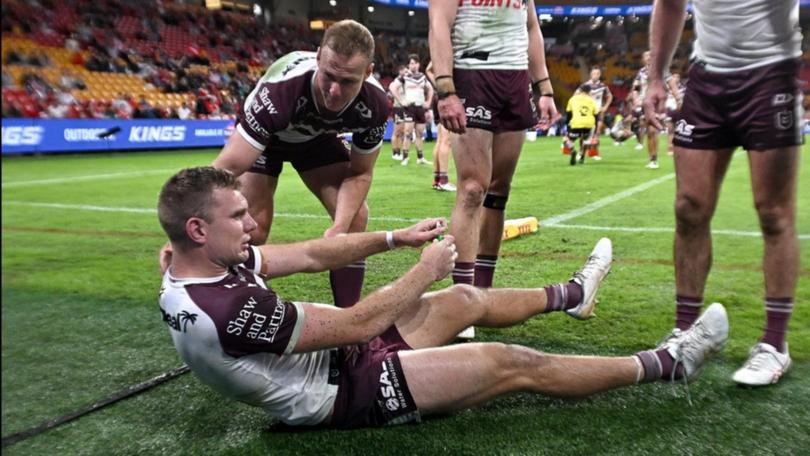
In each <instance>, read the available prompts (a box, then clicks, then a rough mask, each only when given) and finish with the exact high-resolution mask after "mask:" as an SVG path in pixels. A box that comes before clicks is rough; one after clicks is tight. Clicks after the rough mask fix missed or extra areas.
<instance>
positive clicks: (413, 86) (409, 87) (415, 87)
mask: <svg viewBox="0 0 810 456" xmlns="http://www.w3.org/2000/svg"><path fill="white" fill-rule="evenodd" d="M400 82H401V83H402V92H403V93H404V98H405V103H406V106H422V105H424V104H425V90H427V85H428V84H430V83H429V82H428V79H427V76H425V74H424V73H418V72H417V73H411V72H410V71H409V72H408V73H407V74H405V75H404V76H402V77H401V78H400Z"/></svg>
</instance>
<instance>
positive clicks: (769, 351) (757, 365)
mask: <svg viewBox="0 0 810 456" xmlns="http://www.w3.org/2000/svg"><path fill="white" fill-rule="evenodd" d="M790 364H791V361H790V353H789V352H788V346H787V342H785V353H779V350H777V349H776V347H774V346H773V345H771V344H766V343H765V342H760V343H758V344H756V345H754V347H753V348H751V353H750V354H749V355H748V361H746V362H745V364H743V367H741V368H739V369H738V370H737V372H734V375H733V376H732V377H731V379H732V380H734V381H735V382H737V383H739V384H741V385H748V386H765V385H772V384H774V383H776V382H778V381H779V378H780V377H782V375H784V374H785V372H787V371H788V369H790Z"/></svg>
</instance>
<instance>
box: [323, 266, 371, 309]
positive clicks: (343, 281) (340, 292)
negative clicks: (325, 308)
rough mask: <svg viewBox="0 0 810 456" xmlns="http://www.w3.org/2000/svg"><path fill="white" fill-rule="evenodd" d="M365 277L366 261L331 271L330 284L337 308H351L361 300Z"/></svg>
mask: <svg viewBox="0 0 810 456" xmlns="http://www.w3.org/2000/svg"><path fill="white" fill-rule="evenodd" d="M365 275H366V262H365V260H363V261H358V262H355V263H352V264H350V265H348V266H346V267H345V268H340V269H334V270H332V271H329V284H330V285H331V286H332V296H333V297H334V298H335V305H336V306H337V307H351V306H353V305H355V304H356V303H357V301H359V300H360V292H361V291H362V290H363V278H364V277H365Z"/></svg>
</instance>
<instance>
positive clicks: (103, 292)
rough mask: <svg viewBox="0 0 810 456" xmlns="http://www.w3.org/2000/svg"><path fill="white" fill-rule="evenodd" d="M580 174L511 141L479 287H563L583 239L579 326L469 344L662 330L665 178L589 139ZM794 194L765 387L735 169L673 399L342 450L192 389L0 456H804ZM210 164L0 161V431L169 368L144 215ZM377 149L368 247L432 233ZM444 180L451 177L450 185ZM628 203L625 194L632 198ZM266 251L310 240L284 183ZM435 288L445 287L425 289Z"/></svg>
mask: <svg viewBox="0 0 810 456" xmlns="http://www.w3.org/2000/svg"><path fill="white" fill-rule="evenodd" d="M603 143H604V145H603V147H602V149H603V151H602V154H603V156H604V160H602V161H601V162H593V161H591V162H589V163H587V164H586V165H585V166H576V167H571V166H569V165H568V164H567V161H566V160H565V158H564V157H562V156H561V155H560V152H559V142H558V141H557V140H556V139H555V140H545V139H543V140H539V141H537V142H534V143H527V145H526V146H525V148H524V151H523V155H522V157H521V162H520V165H519V168H518V172H517V174H516V177H515V180H514V185H513V190H512V193H511V197H510V201H509V206H508V209H507V217H508V218H518V217H525V216H529V215H534V216H536V217H538V218H539V219H541V220H542V222H541V227H540V231H539V232H538V233H536V234H534V235H529V236H524V237H521V238H518V239H514V240H510V241H506V242H505V243H504V245H503V247H502V250H501V259H500V261H499V264H498V269H497V273H496V278H495V283H496V286H515V287H527V286H540V285H544V284H547V283H551V282H559V281H561V280H564V279H567V278H568V277H569V276H570V274H571V273H572V272H573V271H575V270H576V269H577V268H579V267H580V265H581V263H582V261H583V260H584V258H585V257H586V256H587V254H588V252H589V251H590V249H591V247H592V245H593V244H594V242H595V241H596V240H597V239H598V238H599V237H601V236H604V235H608V236H610V237H611V238H612V239H613V244H614V255H615V263H614V266H613V271H612V273H611V275H610V276H609V277H608V278H607V280H606V281H605V283H604V285H603V288H602V290H601V291H600V298H601V299H600V304H599V307H598V308H597V314H598V317H597V318H595V319H592V320H589V321H586V322H580V321H575V320H573V319H571V318H567V317H566V316H565V315H563V314H561V313H555V314H551V315H548V316H543V317H538V318H535V319H533V320H531V321H529V322H527V323H526V324H524V325H521V326H518V327H515V328H512V329H509V330H491V331H489V330H479V331H478V334H479V337H478V339H479V340H482V341H490V340H498V341H506V342H510V343H520V344H525V345H528V346H530V347H534V348H537V349H540V350H544V351H548V352H553V353H579V354H604V355H624V354H631V353H634V352H636V351H638V350H641V349H645V348H647V347H650V346H652V345H654V344H655V343H656V342H657V341H658V340H659V339H660V338H661V337H662V336H664V335H665V334H666V332H667V331H669V329H670V328H671V327H672V322H673V318H674V317H673V314H674V285H673V268H672V262H671V257H672V227H673V212H672V201H673V195H674V179H673V174H672V173H673V167H672V160H671V158H670V157H667V156H664V157H663V158H662V160H661V165H662V166H661V169H659V170H656V171H651V170H648V169H645V168H644V164H645V159H644V155H645V154H644V153H642V152H639V151H635V150H633V147H632V145H633V144H634V142H633V141H630V142H629V143H628V144H627V145H625V146H623V147H615V146H613V145H612V144H609V143H608V141H603ZM808 150H810V148H808V147H805V148H804V149H803V153H802V155H803V156H804V157H803V159H804V161H805V163H804V166H803V167H802V169H801V171H800V179H799V211H798V226H799V233H801V235H802V241H801V247H802V249H803V251H802V264H803V266H802V269H801V271H800V280H799V287H798V290H797V294H796V307H795V312H794V314H793V318H792V320H791V323H790V333H789V341H790V344H791V345H790V348H791V353H792V356H793V361H794V365H793V368H792V370H791V372H790V373H789V374H788V375H787V376H786V377H785V378H784V379H783V380H782V382H781V383H780V384H779V385H778V386H776V387H770V388H765V389H756V390H754V389H744V388H740V387H737V386H735V385H734V384H733V383H732V382H731V380H730V375H731V374H732V372H733V371H734V370H735V369H736V368H737V367H738V366H739V365H740V364H741V363H742V362H743V361H744V360H745V358H746V355H747V350H748V348H749V347H750V346H751V345H753V343H754V342H755V341H756V340H757V339H758V337H759V336H760V333H761V328H762V326H763V324H764V306H763V304H762V296H763V284H762V274H761V270H760V262H761V255H762V242H761V240H760V239H759V238H758V237H757V234H756V233H757V230H758V224H757V221H756V216H755V213H754V210H753V207H752V203H751V191H750V184H749V172H748V164H747V160H746V157H745V156H744V154H743V153H742V152H738V154H737V155H736V156H735V158H734V160H733V162H732V165H731V168H730V170H729V172H728V175H727V178H726V182H725V185H724V190H723V193H722V196H721V200H720V205H719V208H718V210H717V215H716V217H715V220H714V223H713V229H714V230H715V236H714V246H715V249H714V255H715V257H714V267H713V270H712V273H711V275H710V277H709V283H708V286H707V289H706V300H707V301H708V302H711V301H720V302H722V303H724V304H725V305H726V306H727V309H728V311H729V317H730V323H731V334H730V340H729V343H728V345H727V346H726V348H725V350H724V351H723V352H722V353H721V354H720V355H719V356H718V357H717V358H716V360H715V362H713V363H711V364H710V365H709V366H708V367H707V369H706V370H705V371H704V374H703V376H702V377H701V378H700V379H699V380H698V381H696V382H695V383H692V384H690V391H691V396H692V401H693V405H692V406H690V405H689V404H688V403H687V400H686V394H685V391H684V389H683V387H682V386H678V387H673V386H671V385H665V384H653V385H644V386H640V387H635V388H628V389H624V390H620V391H614V392H610V393H607V394H602V395H599V396H596V397H593V398H590V399H587V400H579V401H562V400H557V399H550V398H546V397H542V396H532V395H528V394H518V395H514V396H510V397H506V398H501V399H498V400H495V401H493V402H492V403H490V404H489V405H488V406H486V407H485V408H483V409H479V410H475V411H468V412H464V413H460V414H457V415H454V416H451V417H445V418H436V419H430V420H426V422H424V423H422V424H421V425H409V426H400V427H394V428H388V429H372V430H359V431H344V432H337V431H323V430H320V431H310V432H301V431H297V432H296V431H292V430H290V429H288V428H285V427H283V426H280V425H278V424H276V423H274V421H273V420H272V419H271V418H269V417H268V416H266V415H264V414H263V413H262V412H261V411H259V410H255V409H252V408H250V407H248V406H244V405H241V404H237V403H233V402H230V401H227V400H225V399H222V398H220V397H219V396H217V395H216V394H215V393H213V392H211V391H210V390H208V389H207V388H206V387H204V386H202V385H201V384H200V383H199V382H197V381H196V380H195V379H194V377H192V376H191V375H186V376H183V377H180V378H179V379H176V380H173V381H171V382H168V383H166V384H164V385H162V386H159V387H157V388H156V389H153V390H151V391H149V392H147V393H144V394H142V395H139V396H137V397H135V398H132V399H129V400H126V401H123V402H120V403H118V404H115V405H113V406H110V407H108V408H105V409H103V410H102V411H100V412H97V413H94V414H91V415H88V416H85V417H83V418H80V419H78V420H76V421H73V422H71V423H69V424H66V425H64V426H62V427H59V428H57V429H55V430H52V431H49V432H47V433H44V434H41V435H39V436H36V437H33V438H30V439H28V440H25V441H23V442H20V443H17V444H15V445H13V446H10V447H7V448H4V451H3V453H8V454H10V455H11V454H35V455H41V454H104V455H107V454H233V455H254V454H255V455H259V454H261V455H266V454H341V455H342V454H364V455H368V454H407V455H411V454H445V453H447V454H588V455H590V454H621V455H635V454H729V455H732V454H751V455H759V454H780V455H787V454H807V453H806V452H807V450H808V448H810V433H808V423H810V269H809V268H810V210H808V208H810V167H808V166H807V163H806V162H807V160H808V158H810V157H809V156H808ZM215 154H216V151H213V150H209V151H193V152H177V151H167V152H150V153H131V154H129V153H122V154H111V155H105V154H96V155H74V156H49V157H23V158H13V159H6V158H4V159H3V163H2V165H3V166H2V189H3V192H2V209H3V217H2V226H3V228H2V268H3V271H2V331H3V335H2V344H3V345H2V375H3V379H2V434H3V435H4V436H5V435H8V434H11V433H13V432H17V431H21V430H23V429H26V428H29V427H31V426H34V425H36V424H38V423H40V422H41V421H44V420H46V419H50V418H54V417H56V416H58V415H61V414H64V413H67V412H70V411H72V410H75V409H77V408H79V407H81V406H84V405H87V404H90V403H92V402H93V401H96V400H98V399H100V398H102V397H104V396H106V395H109V394H111V393H113V392H115V391H118V390H120V389H122V388H124V387H126V386H129V385H132V384H135V383H138V382H140V381H142V380H145V379H147V378H150V377H153V376H155V375H157V374H159V373H161V372H164V371H166V370H168V369H171V368H173V367H176V366H178V365H180V364H181V361H180V360H179V358H178V356H177V355H176V353H175V350H174V348H173V346H172V343H171V339H170V337H169V334H168V331H167V329H166V325H165V324H163V323H162V322H161V319H160V314H159V312H158V308H157V291H158V287H159V283H160V278H159V275H158V270H157V263H156V252H157V250H158V248H159V247H160V246H161V245H162V244H163V242H164V236H163V234H162V231H161V229H160V226H159V225H158V222H157V218H156V215H155V211H154V207H155V203H156V199H157V194H158V191H159V189H160V186H161V185H162V183H163V182H164V181H165V180H166V178H167V177H168V176H169V175H171V174H172V173H173V172H175V171H176V170H178V169H179V168H181V167H187V166H193V165H203V164H208V163H210V162H211V161H212V159H213V158H214V156H215ZM389 156H390V149H389V147H388V146H386V148H385V149H384V151H383V153H382V155H381V157H380V159H379V161H378V165H377V169H376V172H375V177H374V184H373V185H372V189H371V193H370V195H369V205H370V207H371V216H372V219H371V221H370V229H372V230H378V229H386V228H390V227H398V226H404V225H406V224H410V221H411V220H416V219H420V218H423V217H427V216H447V217H448V218H449V216H450V212H451V209H452V206H453V200H454V197H453V195H452V194H447V193H439V192H436V191H433V190H431V189H430V183H431V176H432V174H431V170H430V168H429V167H424V166H423V167H417V166H413V165H412V166H409V167H407V168H403V167H401V166H399V164H398V163H397V162H394V161H392V160H391V159H390V158H389ZM451 175H453V173H452V172H451ZM645 184H646V185H645ZM276 201H277V205H276V210H277V213H278V215H277V218H276V220H275V225H274V226H273V232H272V239H273V241H276V242H284V241H291V240H297V239H305V238H311V237H317V236H319V235H321V234H322V233H323V231H324V230H325V229H326V228H327V227H328V226H329V220H328V219H327V217H325V216H324V211H323V210H322V209H321V208H320V206H319V204H318V203H317V202H316V200H315V198H314V197H312V196H311V195H310V194H309V193H308V192H307V190H306V189H305V187H304V186H303V184H302V183H301V182H300V181H299V179H298V177H297V176H296V175H295V173H294V171H293V170H292V168H290V167H288V169H287V170H285V172H284V174H282V179H281V184H280V186H279V190H278V193H277V199H276ZM417 258H418V251H417V250H414V249H411V250H400V251H395V252H391V253H388V254H384V255H379V256H376V257H372V258H370V259H369V260H368V262H367V264H368V266H367V271H368V272H367V275H366V285H365V292H366V293H367V292H369V291H370V290H372V289H374V288H376V287H378V286H380V285H382V284H384V283H386V282H388V281H391V280H392V279H394V278H395V277H397V276H398V275H399V274H401V273H403V272H404V271H405V270H407V269H408V268H409V267H410V265H412V264H413V263H414V262H415V261H416V260H417ZM448 284H449V280H445V281H443V282H441V283H439V284H437V287H443V286H446V285H448ZM273 287H274V288H275V289H276V290H277V291H278V292H279V293H280V294H281V295H282V296H284V297H286V298H288V299H295V300H309V301H316V302H329V301H330V299H331V294H330V293H329V285H328V278H327V274H315V275H306V276H305V275H299V276H297V277H291V278H286V279H283V280H277V281H274V282H273Z"/></svg>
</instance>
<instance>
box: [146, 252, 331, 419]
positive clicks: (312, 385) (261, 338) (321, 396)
mask: <svg viewBox="0 0 810 456" xmlns="http://www.w3.org/2000/svg"><path fill="white" fill-rule="evenodd" d="M260 265H261V253H260V251H259V249H258V248H256V247H251V248H250V258H249V259H248V261H246V262H245V263H244V264H241V265H239V266H235V267H232V268H230V269H229V271H228V272H227V273H226V274H224V275H222V276H220V277H212V278H191V279H177V278H174V277H172V275H171V271H167V272H166V274H165V275H164V276H163V284H162V286H161V289H160V312H161V314H162V315H163V321H164V322H166V324H167V325H168V327H169V332H170V333H171V336H172V340H173V341H174V345H175V347H176V348H177V352H178V353H179V354H180V356H181V357H182V358H183V360H184V361H185V362H186V364H188V366H189V367H190V368H191V371H192V372H194V375H196V376H197V378H199V379H200V380H201V381H202V382H203V383H205V384H207V385H208V386H210V387H211V388H213V389H214V390H216V391H218V392H219V393H221V394H223V395H225V396H228V397H231V398H233V399H236V400H238V401H241V402H244V403H246V404H249V405H253V406H256V407H261V408H263V409H264V410H265V411H266V412H267V413H269V414H270V415H272V416H274V417H276V418H278V419H280V420H281V421H283V422H285V423H287V424H292V425H298V424H304V425H315V424H319V423H321V422H323V421H324V420H325V419H327V418H328V417H329V416H330V413H331V411H332V407H333V405H334V402H335V396H336V395H337V386H336V385H332V384H330V383H329V361H330V353H329V351H328V350H321V351H315V352H309V353H298V354H293V353H292V350H293V348H295V344H296V343H297V342H298V338H299V336H300V334H301V330H302V328H303V326H304V308H303V306H302V305H301V304H300V303H291V302H285V301H282V300H281V299H280V298H279V297H278V296H277V295H276V294H275V293H274V292H273V291H272V290H271V289H268V288H267V287H266V285H265V284H264V281H263V280H262V279H261V278H260V277H259V276H258V275H257V274H258V272H259V271H260Z"/></svg>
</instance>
